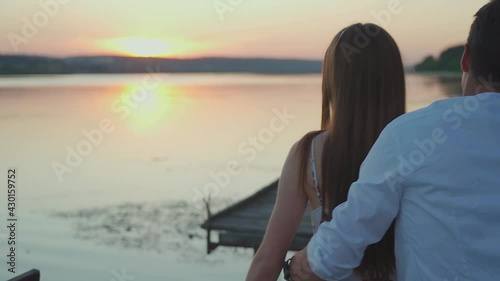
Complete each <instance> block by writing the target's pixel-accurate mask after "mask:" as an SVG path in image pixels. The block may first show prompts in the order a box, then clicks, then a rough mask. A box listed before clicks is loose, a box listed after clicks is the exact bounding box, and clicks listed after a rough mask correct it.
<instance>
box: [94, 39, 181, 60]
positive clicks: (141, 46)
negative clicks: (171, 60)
mask: <svg viewBox="0 0 500 281" xmlns="http://www.w3.org/2000/svg"><path fill="white" fill-rule="evenodd" d="M102 46H103V47H104V48H106V49H107V50H109V51H113V52H116V53H119V54H123V55H128V56H134V57H165V56H170V55H172V54H173V53H174V50H173V49H174V46H172V44H171V43H169V42H167V41H165V40H160V39H151V38H140V37H134V38H121V39H111V40H106V41H104V42H102Z"/></svg>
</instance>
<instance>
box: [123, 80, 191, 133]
mask: <svg viewBox="0 0 500 281" xmlns="http://www.w3.org/2000/svg"><path fill="white" fill-rule="evenodd" d="M179 99H181V100H183V103H184V100H185V99H182V98H180V97H179V95H178V93H176V92H175V89H174V87H172V86H169V85H165V84H160V85H157V86H156V87H154V89H147V88H145V87H143V86H142V85H141V84H138V83H133V84H128V85H126V86H125V87H124V88H123V90H121V93H120V95H119V97H117V102H116V103H115V109H118V110H119V111H120V112H121V113H122V117H123V118H122V119H124V120H125V123H126V124H128V125H130V126H131V127H132V128H133V129H134V130H137V131H138V132H151V131H154V130H155V129H158V128H159V127H161V126H162V124H165V123H166V122H169V120H171V119H173V118H175V117H176V114H177V113H178V111H179V106H178V104H177V103H178V101H179Z"/></svg>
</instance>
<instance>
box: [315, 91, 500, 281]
mask: <svg viewBox="0 0 500 281" xmlns="http://www.w3.org/2000/svg"><path fill="white" fill-rule="evenodd" d="M394 219H395V220H396V228H395V251H396V259H397V265H396V267H397V277H398V280H400V281H413V280H415V281H417V280H422V281H430V280H439V281H462V280H463V281H473V280H477V281H497V280H500V94H499V93H483V94H479V95H476V96H468V97H458V98H452V99H446V100H442V101H438V102H435V103H433V104H432V105H430V106H428V107H426V108H424V109H421V110H418V111H415V112H411V113H408V114H405V115H403V116H401V117H399V118H397V119H396V120H394V121H393V122H391V123H390V124H389V125H388V126H387V127H386V128H385V129H384V131H383V132H382V133H381V135H380V137H379V139H378V140H377V142H376V143H375V144H374V146H373V148H372V150H371V151H370V153H369V154H368V156H367V158H366V159H365V161H364V162H363V165H362V166H361V170H360V175H359V179H358V181H357V182H355V183H354V184H353V185H352V186H351V189H350V191H349V196H348V200H347V202H345V203H343V204H341V205H339V206H338V207H337V208H335V210H334V211H333V219H332V220H331V221H330V222H325V223H323V224H321V226H320V227H319V229H318V232H317V233H316V234H315V235H314V237H313V238H312V239H311V241H310V243H309V245H308V249H307V256H308V261H309V264H310V265H311V268H312V270H313V272H314V273H315V274H316V275H318V276H319V277H321V278H323V279H325V280H340V279H343V278H345V277H347V276H350V275H351V274H352V270H353V269H354V268H356V267H358V266H359V264H360V262H361V260H362V258H363V253H364V250H365V249H366V247H367V246H368V245H370V244H373V243H376V242H378V241H379V240H380V239H381V238H382V237H383V235H384V233H385V232H386V230H387V229H388V227H389V226H390V225H391V223H392V222H393V220H394Z"/></svg>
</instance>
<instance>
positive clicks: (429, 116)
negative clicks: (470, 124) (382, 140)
mask: <svg viewBox="0 0 500 281" xmlns="http://www.w3.org/2000/svg"><path fill="white" fill-rule="evenodd" d="M492 99H496V100H500V95H498V94H497V93H482V94H478V95H475V96H461V97H454V98H447V99H443V100H438V101H436V102H433V103H432V104H431V105H429V106H427V107H424V108H422V109H419V110H415V111H413V112H409V113H406V114H403V115H401V116H400V117H398V118H396V119H395V120H393V121H392V122H391V123H390V124H389V125H388V127H389V128H391V129H395V130H400V129H403V128H410V129H411V128H414V127H416V126H417V127H422V126H426V125H428V126H439V125H441V124H453V123H454V122H455V120H456V118H457V116H459V117H460V116H467V115H469V114H471V113H474V112H476V111H478V110H480V108H481V105H484V104H485V102H487V101H488V102H490V101H491V100H492Z"/></svg>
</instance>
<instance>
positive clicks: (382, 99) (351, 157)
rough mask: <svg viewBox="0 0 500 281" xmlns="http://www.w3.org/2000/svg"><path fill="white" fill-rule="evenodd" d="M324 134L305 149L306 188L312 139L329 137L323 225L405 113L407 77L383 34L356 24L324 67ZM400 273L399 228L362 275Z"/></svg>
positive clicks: (340, 37)
mask: <svg viewBox="0 0 500 281" xmlns="http://www.w3.org/2000/svg"><path fill="white" fill-rule="evenodd" d="M322 92H323V101H322V118H321V119H322V120H321V130H320V131H315V132H311V133H309V134H307V135H306V136H304V138H302V140H301V141H300V143H299V149H298V153H299V155H300V159H301V160H300V174H299V176H300V181H301V183H302V184H303V185H304V187H305V186H306V183H307V173H308V162H309V159H310V152H311V142H312V139H313V138H314V137H315V136H316V135H318V134H320V133H322V132H324V131H327V132H328V133H327V136H326V141H325V143H324V147H323V156H322V164H321V171H322V176H321V181H320V182H321V189H322V196H323V201H324V204H323V214H324V215H323V219H322V220H323V221H325V220H330V219H331V212H332V210H333V209H334V208H335V207H336V206H338V205H339V204H341V203H343V202H345V201H346V200H347V194H348V192H349V188H350V186H351V184H352V183H353V182H355V181H356V180H357V179H358V177H359V169H360V167H361V163H362V162H363V160H364V159H365V157H366V156H367V154H368V152H369V151H370V149H371V147H372V146H373V144H374V143H375V141H376V140H377V138H378V136H379V134H380V133H381V132H382V130H383V129H384V127H385V126H386V125H387V124H389V122H391V121H392V120H394V119H395V118H396V117H398V116H400V115H401V114H404V113H405V95H406V93H405V76H404V68H403V63H402V59H401V54H400V52H399V49H398V46H397V44H396V42H395V41H394V39H393V38H392V37H391V36H390V35H389V33H387V32H386V31H385V30H384V29H383V28H381V27H379V26H377V25H374V24H360V23H358V24H355V25H352V26H349V27H347V28H346V29H344V30H343V31H341V32H340V33H339V34H337V36H335V38H334V39H333V41H332V43H331V45H330V47H329V48H328V50H327V51H326V55H325V59H324V62H323V85H322ZM394 269H395V256H394V223H393V224H392V225H391V227H390V228H389V230H388V231H387V233H386V234H385V236H384V237H383V238H382V240H381V241H380V242H378V243H376V244H373V245H370V246H368V248H367V249H366V251H365V255H364V258H363V260H362V262H361V265H360V266H359V267H358V268H357V269H356V272H358V273H359V274H361V275H362V276H363V277H364V278H366V279H369V280H387V279H388V278H389V276H390V275H391V274H392V273H393V271H394Z"/></svg>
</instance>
